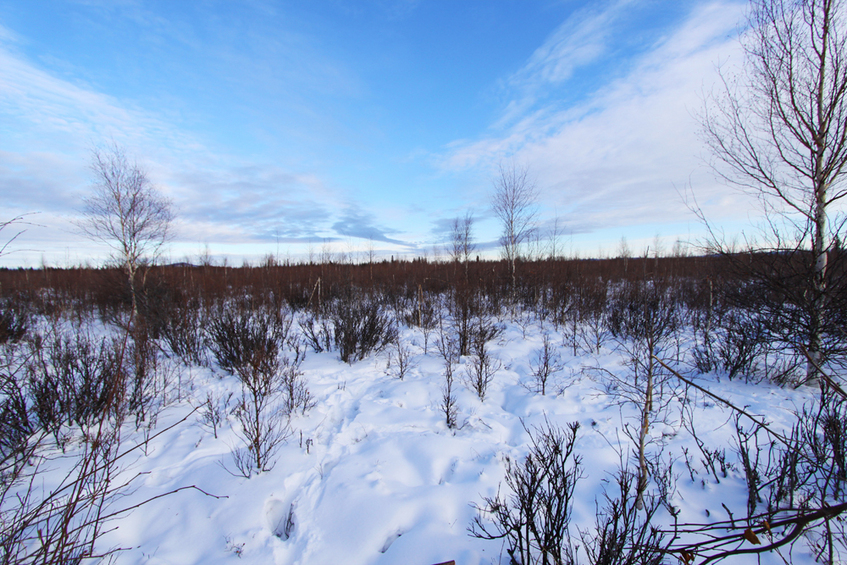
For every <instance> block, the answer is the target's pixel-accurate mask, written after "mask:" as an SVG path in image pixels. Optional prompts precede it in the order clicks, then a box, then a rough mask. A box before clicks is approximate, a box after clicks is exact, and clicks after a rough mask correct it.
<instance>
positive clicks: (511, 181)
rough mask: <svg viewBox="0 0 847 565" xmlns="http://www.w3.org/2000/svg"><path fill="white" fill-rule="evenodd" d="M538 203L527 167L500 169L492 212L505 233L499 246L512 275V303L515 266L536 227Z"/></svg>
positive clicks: (503, 167) (496, 179)
mask: <svg viewBox="0 0 847 565" xmlns="http://www.w3.org/2000/svg"><path fill="white" fill-rule="evenodd" d="M537 199H538V189H537V188H536V186H535V181H534V180H532V179H531V178H530V176H529V168H528V167H518V166H517V165H515V164H514V163H513V164H511V165H503V164H502V163H501V164H500V166H499V169H498V174H497V177H496V178H495V179H494V194H493V196H492V197H491V209H492V210H493V211H494V215H496V216H497V218H498V219H499V220H500V223H501V224H502V227H503V233H502V235H501V236H500V245H502V247H503V255H504V256H505V258H506V261H508V262H509V271H510V273H511V275H512V299H513V301H514V291H515V286H516V280H515V262H516V261H517V258H518V253H519V250H520V246H521V244H522V243H523V242H524V241H525V240H526V239H527V237H528V236H529V235H530V234H531V233H532V231H533V229H534V227H535V219H536V215H537V210H536V208H535V203H536V200H537Z"/></svg>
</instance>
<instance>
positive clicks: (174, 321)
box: [160, 299, 209, 366]
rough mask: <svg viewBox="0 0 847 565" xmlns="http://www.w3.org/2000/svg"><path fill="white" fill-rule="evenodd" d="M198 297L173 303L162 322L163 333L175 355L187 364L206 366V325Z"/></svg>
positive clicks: (207, 361) (207, 362)
mask: <svg viewBox="0 0 847 565" xmlns="http://www.w3.org/2000/svg"><path fill="white" fill-rule="evenodd" d="M197 302H198V301H197V300H196V299H192V300H190V301H188V302H187V303H186V304H181V305H173V306H172V307H171V308H170V309H169V311H168V313H167V318H166V320H164V323H163V324H162V327H161V328H160V329H161V334H162V338H163V339H164V341H165V343H166V344H167V346H168V348H169V349H170V351H171V353H173V355H176V356H177V357H179V358H180V359H181V360H182V362H183V363H185V364H186V365H201V366H206V365H208V364H209V360H208V358H207V354H206V338H205V335H206V333H205V325H204V320H203V316H202V314H201V309H200V305H199V304H198V303H197Z"/></svg>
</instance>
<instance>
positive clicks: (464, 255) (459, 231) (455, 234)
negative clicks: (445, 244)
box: [450, 212, 476, 278]
mask: <svg viewBox="0 0 847 565" xmlns="http://www.w3.org/2000/svg"><path fill="white" fill-rule="evenodd" d="M473 222H474V217H473V214H471V213H470V212H467V213H465V217H464V218H456V219H454V220H453V224H452V226H451V230H450V243H451V249H450V256H451V258H452V259H453V261H454V262H456V263H462V264H464V266H465V278H467V275H468V262H470V259H471V254H472V253H473V252H474V249H476V246H475V245H474V241H473Z"/></svg>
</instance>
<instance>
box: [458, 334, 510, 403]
mask: <svg viewBox="0 0 847 565" xmlns="http://www.w3.org/2000/svg"><path fill="white" fill-rule="evenodd" d="M501 366H502V363H500V361H499V360H497V359H494V358H492V357H491V353H490V352H489V351H488V345H487V342H486V341H485V340H484V339H477V340H476V341H475V342H474V345H473V356H472V357H471V359H470V365H469V366H467V367H466V368H465V382H466V383H467V386H468V388H470V389H471V390H473V391H474V392H475V393H476V394H477V396H478V397H479V399H480V400H482V401H484V400H485V395H486V394H487V393H488V387H489V386H490V385H491V383H492V382H493V381H494V375H495V374H496V373H497V371H499V370H500V367H501Z"/></svg>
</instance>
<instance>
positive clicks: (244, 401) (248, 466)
mask: <svg viewBox="0 0 847 565" xmlns="http://www.w3.org/2000/svg"><path fill="white" fill-rule="evenodd" d="M237 374H238V377H239V379H240V380H241V385H242V395H241V398H240V399H239V401H238V403H237V404H236V407H235V417H236V419H237V420H238V422H239V424H240V429H239V431H238V433H239V435H240V436H241V439H242V440H243V441H244V444H245V447H244V448H237V449H234V450H233V460H234V463H235V467H236V469H237V470H238V472H239V473H240V474H241V475H243V476H244V477H247V478H249V477H250V476H252V475H253V474H254V473H261V472H265V471H269V470H271V469H272V468H273V466H274V456H275V455H276V453H277V451H278V450H279V448H280V447H281V445H282V444H283V443H284V442H285V441H286V440H287V439H288V437H289V436H290V435H291V429H290V427H289V425H288V415H287V414H286V413H285V412H286V411H285V410H284V407H283V406H282V405H281V403H280V401H279V392H280V389H281V388H282V387H283V384H284V378H283V373H282V371H281V367H280V359H279V355H278V351H277V350H274V351H266V350H264V349H258V350H256V351H254V352H253V354H252V355H251V357H250V359H249V360H248V361H247V362H246V363H244V364H242V365H241V366H239V367H238V369H237Z"/></svg>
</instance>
